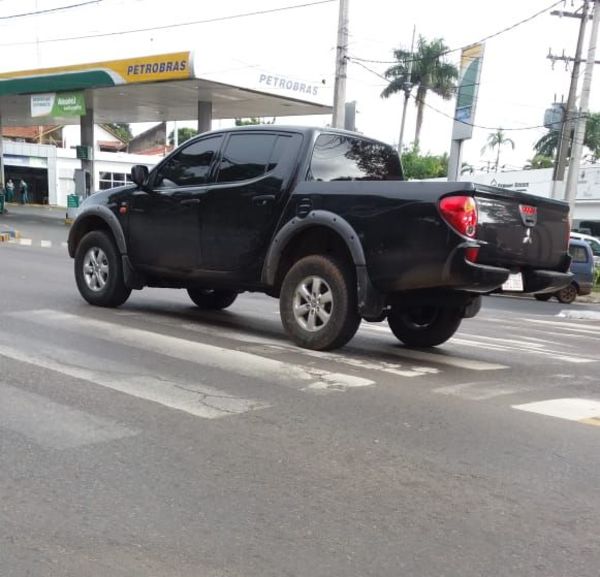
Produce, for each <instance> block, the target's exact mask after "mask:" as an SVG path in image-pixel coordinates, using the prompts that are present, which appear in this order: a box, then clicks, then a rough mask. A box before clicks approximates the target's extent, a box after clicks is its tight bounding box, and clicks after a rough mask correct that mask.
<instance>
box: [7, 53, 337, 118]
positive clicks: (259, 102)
mask: <svg viewBox="0 0 600 577" xmlns="http://www.w3.org/2000/svg"><path fill="white" fill-rule="evenodd" d="M215 78H218V80H215ZM238 82H239V85H238ZM73 92H75V93H76V92H81V93H83V95H84V96H83V97H82V98H83V100H84V101H85V108H86V110H87V113H89V112H90V111H93V118H94V122H95V123H98V124H100V123H109V122H162V121H173V120H191V119H194V118H197V116H198V110H199V108H198V104H199V103H210V107H211V112H212V118H213V119H225V118H239V117H259V116H263V117H264V116H267V117H269V116H299V115H307V114H328V113H330V112H331V106H329V105H327V104H325V103H324V102H323V99H322V98H320V97H321V94H320V92H322V87H321V86H318V85H316V84H315V85H311V84H309V83H306V82H301V81H298V80H294V79H291V78H286V77H283V76H276V75H272V74H269V73H267V72H255V73H254V76H253V77H250V76H249V75H248V74H247V72H245V71H244V72H240V73H239V74H238V73H235V72H232V73H230V74H229V76H227V77H224V76H223V75H219V74H217V73H214V74H211V73H210V72H208V71H207V72H206V73H205V74H204V73H199V72H198V71H197V70H196V69H195V66H194V62H193V58H192V53H191V52H178V53H172V54H160V55H155V56H143V57H140V58H130V59H124V60H114V61H107V62H95V63H89V64H76V65H71V66H63V67H56V68H46V69H40V70H27V71H19V72H8V73H1V74H0V116H1V122H2V124H3V125H4V126H27V125H39V124H44V123H48V122H51V123H53V124H79V122H80V118H79V116H80V115H85V114H86V112H85V111H84V112H83V114H80V115H70V114H65V115H64V116H63V115H60V112H59V113H58V114H57V113H56V111H54V112H53V113H52V114H51V116H50V115H46V116H41V115H40V114H39V113H38V114H36V115H35V116H33V115H32V109H33V104H32V95H40V94H48V93H57V94H59V95H60V94H61V93H73ZM319 100H320V101H319Z"/></svg>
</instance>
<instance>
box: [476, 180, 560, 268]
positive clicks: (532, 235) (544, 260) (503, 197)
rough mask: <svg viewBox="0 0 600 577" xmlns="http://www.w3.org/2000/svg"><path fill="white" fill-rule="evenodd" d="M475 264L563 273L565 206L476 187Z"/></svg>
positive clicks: (527, 196)
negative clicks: (478, 248) (482, 243)
mask: <svg viewBox="0 0 600 577" xmlns="http://www.w3.org/2000/svg"><path fill="white" fill-rule="evenodd" d="M475 200H476V203H477V212H478V225H477V239H478V240H482V241H485V243H486V244H485V245H483V246H482V247H481V248H480V250H479V256H478V258H477V262H479V263H481V264H490V265H494V266H501V267H505V268H511V269H516V268H533V269H548V270H562V269H563V268H564V266H565V254H566V253H567V247H568V242H569V228H568V223H569V207H568V205H567V204H565V203H563V202H559V201H555V200H550V199H547V198H540V197H537V196H533V195H530V194H523V193H519V192H514V191H509V190H505V189H502V188H492V187H484V186H480V185H477V187H476V192H475Z"/></svg>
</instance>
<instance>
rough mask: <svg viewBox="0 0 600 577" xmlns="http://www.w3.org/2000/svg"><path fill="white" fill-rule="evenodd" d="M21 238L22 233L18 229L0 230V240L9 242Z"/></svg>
mask: <svg viewBox="0 0 600 577" xmlns="http://www.w3.org/2000/svg"><path fill="white" fill-rule="evenodd" d="M19 238H21V233H20V232H19V231H18V230H13V229H4V230H0V242H8V241H10V240H17V239H19Z"/></svg>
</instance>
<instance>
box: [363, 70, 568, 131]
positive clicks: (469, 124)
mask: <svg viewBox="0 0 600 577" xmlns="http://www.w3.org/2000/svg"><path fill="white" fill-rule="evenodd" d="M354 64H357V65H358V66H361V67H362V68H364V69H365V70H367V71H369V72H370V73H371V74H374V75H375V76H378V77H379V78H381V79H382V80H385V81H386V82H388V83H389V81H388V79H387V78H386V77H385V76H383V75H382V74H379V72H376V71H375V70H372V69H371V68H369V67H368V66H365V65H364V64H363V63H362V62H354ZM411 96H412V95H411ZM412 98H413V100H414V101H415V102H417V104H418V103H422V104H423V105H424V106H427V108H430V109H431V110H433V111H434V112H437V113H438V114H441V115H442V116H445V117H446V118H449V119H450V120H456V122H460V123H461V124H466V125H467V126H472V127H473V128H481V129H483V130H500V129H501V130H503V131H505V132H509V131H511V132H516V131H519V130H538V129H540V128H544V129H547V127H546V126H545V125H543V124H536V125H535V126H522V127H518V128H517V127H511V128H503V127H499V126H482V125H480V124H473V123H471V122H466V121H464V120H459V119H458V118H455V117H454V116H453V115H451V114H448V113H446V112H444V111H443V110H440V109H439V108H436V107H435V106H432V105H431V104H429V103H427V102H425V101H424V100H420V99H419V98H418V97H417V96H412ZM577 118H579V116H573V117H571V118H564V119H563V120H562V122H557V123H556V124H565V123H566V122H571V121H573V120H576V119H577Z"/></svg>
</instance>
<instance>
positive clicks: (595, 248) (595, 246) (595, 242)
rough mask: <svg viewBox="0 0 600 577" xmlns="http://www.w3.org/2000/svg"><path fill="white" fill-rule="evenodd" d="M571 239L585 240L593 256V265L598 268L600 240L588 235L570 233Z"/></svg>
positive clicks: (599, 263) (599, 264) (599, 262)
mask: <svg viewBox="0 0 600 577" xmlns="http://www.w3.org/2000/svg"><path fill="white" fill-rule="evenodd" d="M571 238H576V239H578V240H585V242H587V243H588V244H589V245H590V246H591V247H592V254H593V255H594V265H595V266H597V267H598V266H600V239H598V238H596V237H595V236H591V235H589V234H583V233H581V232H574V231H571Z"/></svg>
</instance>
